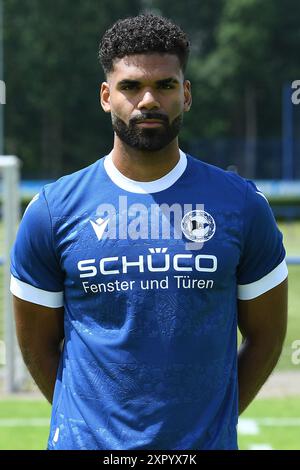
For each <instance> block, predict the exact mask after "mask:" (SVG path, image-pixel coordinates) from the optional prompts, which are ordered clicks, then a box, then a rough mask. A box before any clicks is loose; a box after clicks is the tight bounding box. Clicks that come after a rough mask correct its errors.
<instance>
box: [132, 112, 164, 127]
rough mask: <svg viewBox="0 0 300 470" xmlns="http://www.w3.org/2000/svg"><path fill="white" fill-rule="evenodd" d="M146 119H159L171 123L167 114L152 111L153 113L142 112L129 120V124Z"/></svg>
mask: <svg viewBox="0 0 300 470" xmlns="http://www.w3.org/2000/svg"><path fill="white" fill-rule="evenodd" d="M145 119H159V120H160V121H163V122H165V123H166V124H169V118H168V116H166V114H162V113H157V112H151V113H141V114H139V115H138V116H134V117H133V118H131V119H130V120H129V124H138V123H139V122H142V121H145Z"/></svg>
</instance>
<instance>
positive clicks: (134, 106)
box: [101, 53, 191, 151]
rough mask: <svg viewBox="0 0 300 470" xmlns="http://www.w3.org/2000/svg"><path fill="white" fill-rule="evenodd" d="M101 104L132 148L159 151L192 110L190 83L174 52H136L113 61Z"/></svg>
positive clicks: (115, 129)
mask: <svg viewBox="0 0 300 470" xmlns="http://www.w3.org/2000/svg"><path fill="white" fill-rule="evenodd" d="M101 104H102V107H103V109H104V110H105V111H106V112H110V113H111V117H112V126H113V129H114V131H115V133H116V134H117V136H118V137H119V138H120V139H121V140H122V141H123V142H125V143H126V144H127V145H129V146H130V147H133V148H135V149H138V150H143V151H157V150H160V149H162V148H164V147H165V146H167V145H168V144H169V143H170V142H171V141H172V140H174V139H175V138H176V137H177V136H178V133H179V130H180V127H181V124H182V120H183V113H184V112H185V111H188V110H189V109H190V105H191V92H190V82H189V81H187V80H184V78H183V73H182V71H181V68H180V64H179V60H178V58H177V57H176V56H175V55H172V54H157V53H153V54H136V55H131V56H126V57H124V58H123V59H118V60H116V61H115V62H114V69H113V71H112V72H111V73H110V74H109V75H108V80H107V82H105V83H103V84H102V87H101Z"/></svg>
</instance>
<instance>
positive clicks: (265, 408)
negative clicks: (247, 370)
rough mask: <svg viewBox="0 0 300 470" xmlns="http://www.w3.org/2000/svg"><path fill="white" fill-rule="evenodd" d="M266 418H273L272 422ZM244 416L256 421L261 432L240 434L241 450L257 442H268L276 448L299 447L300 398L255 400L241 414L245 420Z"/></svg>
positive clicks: (264, 443) (292, 448)
mask: <svg viewBox="0 0 300 470" xmlns="http://www.w3.org/2000/svg"><path fill="white" fill-rule="evenodd" d="M267 418H270V421H268V419H267ZM245 419H247V420H251V422H253V421H254V423H255V424H256V425H257V426H258V429H257V431H258V433H257V434H244V433H243V434H242V433H239V448H240V449H241V450H247V449H251V447H252V446H257V445H268V446H270V447H271V448H272V449H274V450H299V448H300V440H299V436H300V401H299V398H297V397H296V398H291V397H289V398H280V399H278V398H269V399H260V400H255V401H254V402H253V403H252V404H251V405H250V406H249V408H248V409H247V410H246V411H245V413H244V414H243V415H242V420H245ZM271 419H272V421H271Z"/></svg>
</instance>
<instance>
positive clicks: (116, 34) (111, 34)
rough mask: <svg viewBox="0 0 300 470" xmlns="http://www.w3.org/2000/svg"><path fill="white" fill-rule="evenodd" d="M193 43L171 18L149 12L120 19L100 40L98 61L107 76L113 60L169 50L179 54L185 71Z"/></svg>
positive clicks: (171, 52)
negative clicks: (191, 43)
mask: <svg viewBox="0 0 300 470" xmlns="http://www.w3.org/2000/svg"><path fill="white" fill-rule="evenodd" d="M189 51H190V43H189V40H188V38H187V35H186V33H185V32H184V31H182V29H181V28H180V27H179V26H177V25H176V24H174V23H173V22H172V21H171V20H170V19H168V18H164V17H162V16H157V15H153V14H150V13H146V14H140V15H138V16H134V17H129V18H125V19H122V20H119V21H117V22H116V23H115V24H114V25H113V26H112V27H111V28H110V29H108V30H107V31H106V32H105V33H104V35H103V37H102V39H101V42H100V47H99V60H100V63H101V65H102V67H103V70H104V73H105V74H106V75H107V74H108V73H109V72H111V71H112V70H113V65H114V60H115V59H122V58H123V57H125V56H127V55H133V54H142V53H151V52H158V53H167V54H174V55H176V56H177V57H178V59H179V62H180V66H181V69H182V71H183V72H185V69H186V65H187V61H188V56H189Z"/></svg>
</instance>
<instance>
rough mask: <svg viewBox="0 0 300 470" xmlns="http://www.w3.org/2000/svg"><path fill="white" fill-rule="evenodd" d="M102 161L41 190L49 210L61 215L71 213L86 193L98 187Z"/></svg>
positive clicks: (63, 177)
mask: <svg viewBox="0 0 300 470" xmlns="http://www.w3.org/2000/svg"><path fill="white" fill-rule="evenodd" d="M102 160H103V159H100V160H97V161H96V162H95V163H93V164H91V165H89V166H87V167H85V168H83V169H81V170H79V171H76V172H74V173H71V174H69V175H65V176H62V177H61V178H59V179H58V180H57V181H55V182H54V183H50V184H47V185H45V186H44V187H43V188H42V191H41V192H42V193H43V196H44V198H45V200H46V202H47V204H48V207H49V210H50V211H51V212H54V213H58V214H62V213H66V212H67V213H68V212H72V208H74V206H76V205H77V203H78V201H79V200H82V199H83V198H84V196H85V195H86V193H88V194H91V192H93V191H94V190H95V188H96V187H97V185H98V187H99V186H100V179H101V169H102V168H103V164H102V163H103V161H102Z"/></svg>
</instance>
